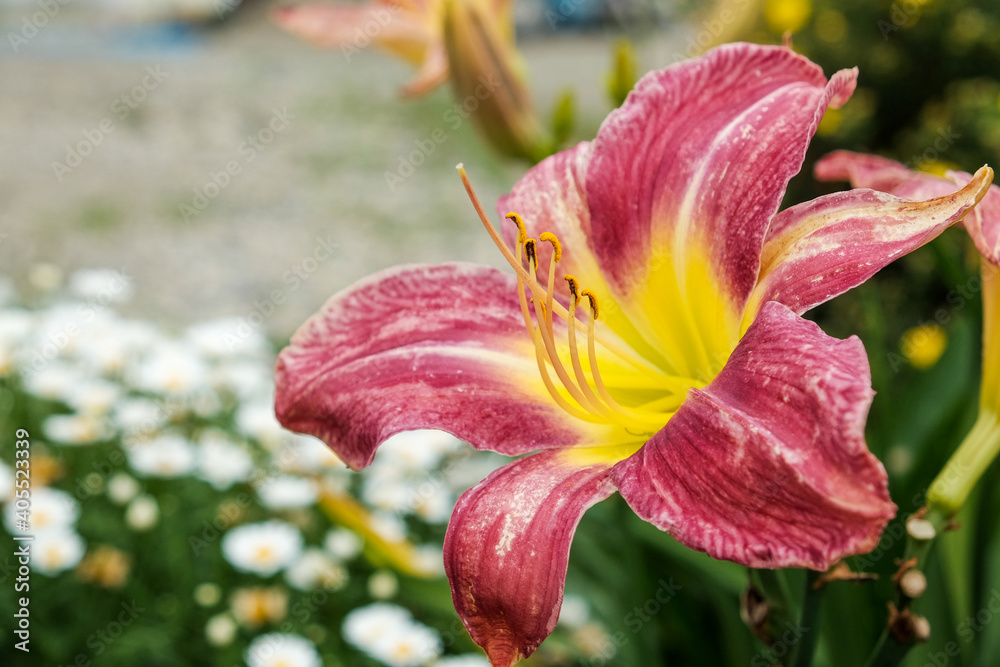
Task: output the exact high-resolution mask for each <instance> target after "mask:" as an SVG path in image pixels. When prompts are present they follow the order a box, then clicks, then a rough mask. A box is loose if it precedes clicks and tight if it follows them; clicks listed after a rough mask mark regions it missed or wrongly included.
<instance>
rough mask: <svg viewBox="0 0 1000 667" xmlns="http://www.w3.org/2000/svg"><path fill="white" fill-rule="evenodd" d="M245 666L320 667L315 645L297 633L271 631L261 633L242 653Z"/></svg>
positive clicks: (320, 663) (321, 663)
mask: <svg viewBox="0 0 1000 667" xmlns="http://www.w3.org/2000/svg"><path fill="white" fill-rule="evenodd" d="M243 659H244V660H246V663H247V667H322V665H323V661H322V660H320V657H319V653H317V652H316V646H315V644H313V643H312V642H311V641H309V640H308V639H306V638H305V637H301V636H299V635H291V634H282V633H277V632H274V633H271V634H267V635H261V636H260V637H257V638H256V639H254V640H253V641H252V642H250V646H248V647H247V650H246V653H244V657H243Z"/></svg>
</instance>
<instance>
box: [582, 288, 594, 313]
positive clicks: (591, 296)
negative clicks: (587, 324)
mask: <svg viewBox="0 0 1000 667" xmlns="http://www.w3.org/2000/svg"><path fill="white" fill-rule="evenodd" d="M580 295H581V296H585V297H587V298H588V299H590V310H591V311H593V313H594V319H595V320H596V319H597V314H598V310H597V295H596V294H594V293H593V292H592V291H590V290H589V289H585V290H583V291H582V292H580Z"/></svg>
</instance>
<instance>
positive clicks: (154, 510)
mask: <svg viewBox="0 0 1000 667" xmlns="http://www.w3.org/2000/svg"><path fill="white" fill-rule="evenodd" d="M159 519H160V505H159V504H158V503H157V502H156V498H154V497H153V496H149V495H141V496H137V497H136V498H135V500H133V501H132V502H131V503H129V506H128V508H126V510H125V523H127V524H128V527H129V528H131V529H132V530H136V531H139V532H143V531H146V530H149V529H150V528H152V527H153V526H155V525H156V522H157V521H159Z"/></svg>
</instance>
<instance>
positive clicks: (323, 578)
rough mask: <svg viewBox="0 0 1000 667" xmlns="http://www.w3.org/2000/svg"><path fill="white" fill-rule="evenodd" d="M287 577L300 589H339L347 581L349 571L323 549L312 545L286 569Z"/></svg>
mask: <svg viewBox="0 0 1000 667" xmlns="http://www.w3.org/2000/svg"><path fill="white" fill-rule="evenodd" d="M285 579H287V580H288V583H289V584H291V585H292V587H293V588H297V589H299V590H300V591H310V590H313V589H314V588H317V587H321V588H331V589H337V588H340V587H341V586H343V584H344V583H346V581H347V571H346V570H344V568H343V567H342V566H341V565H340V564H339V563H336V562H334V561H333V560H332V559H331V558H330V557H329V556H327V555H326V552H324V551H323V550H322V549H317V548H316V547H310V548H309V549H306V550H305V552H304V553H303V554H302V556H300V557H299V559H298V560H296V561H295V562H294V563H292V564H291V565H290V566H289V568H288V569H287V570H285Z"/></svg>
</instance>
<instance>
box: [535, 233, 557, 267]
mask: <svg viewBox="0 0 1000 667" xmlns="http://www.w3.org/2000/svg"><path fill="white" fill-rule="evenodd" d="M538 238H539V240H541V241H545V242H546V243H551V244H552V252H553V253H555V259H556V261H557V262H561V261H562V244H561V243H559V238H558V237H557V236H556V235H555V234H553V233H552V232H542V235H541V236H539V237H538Z"/></svg>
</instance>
